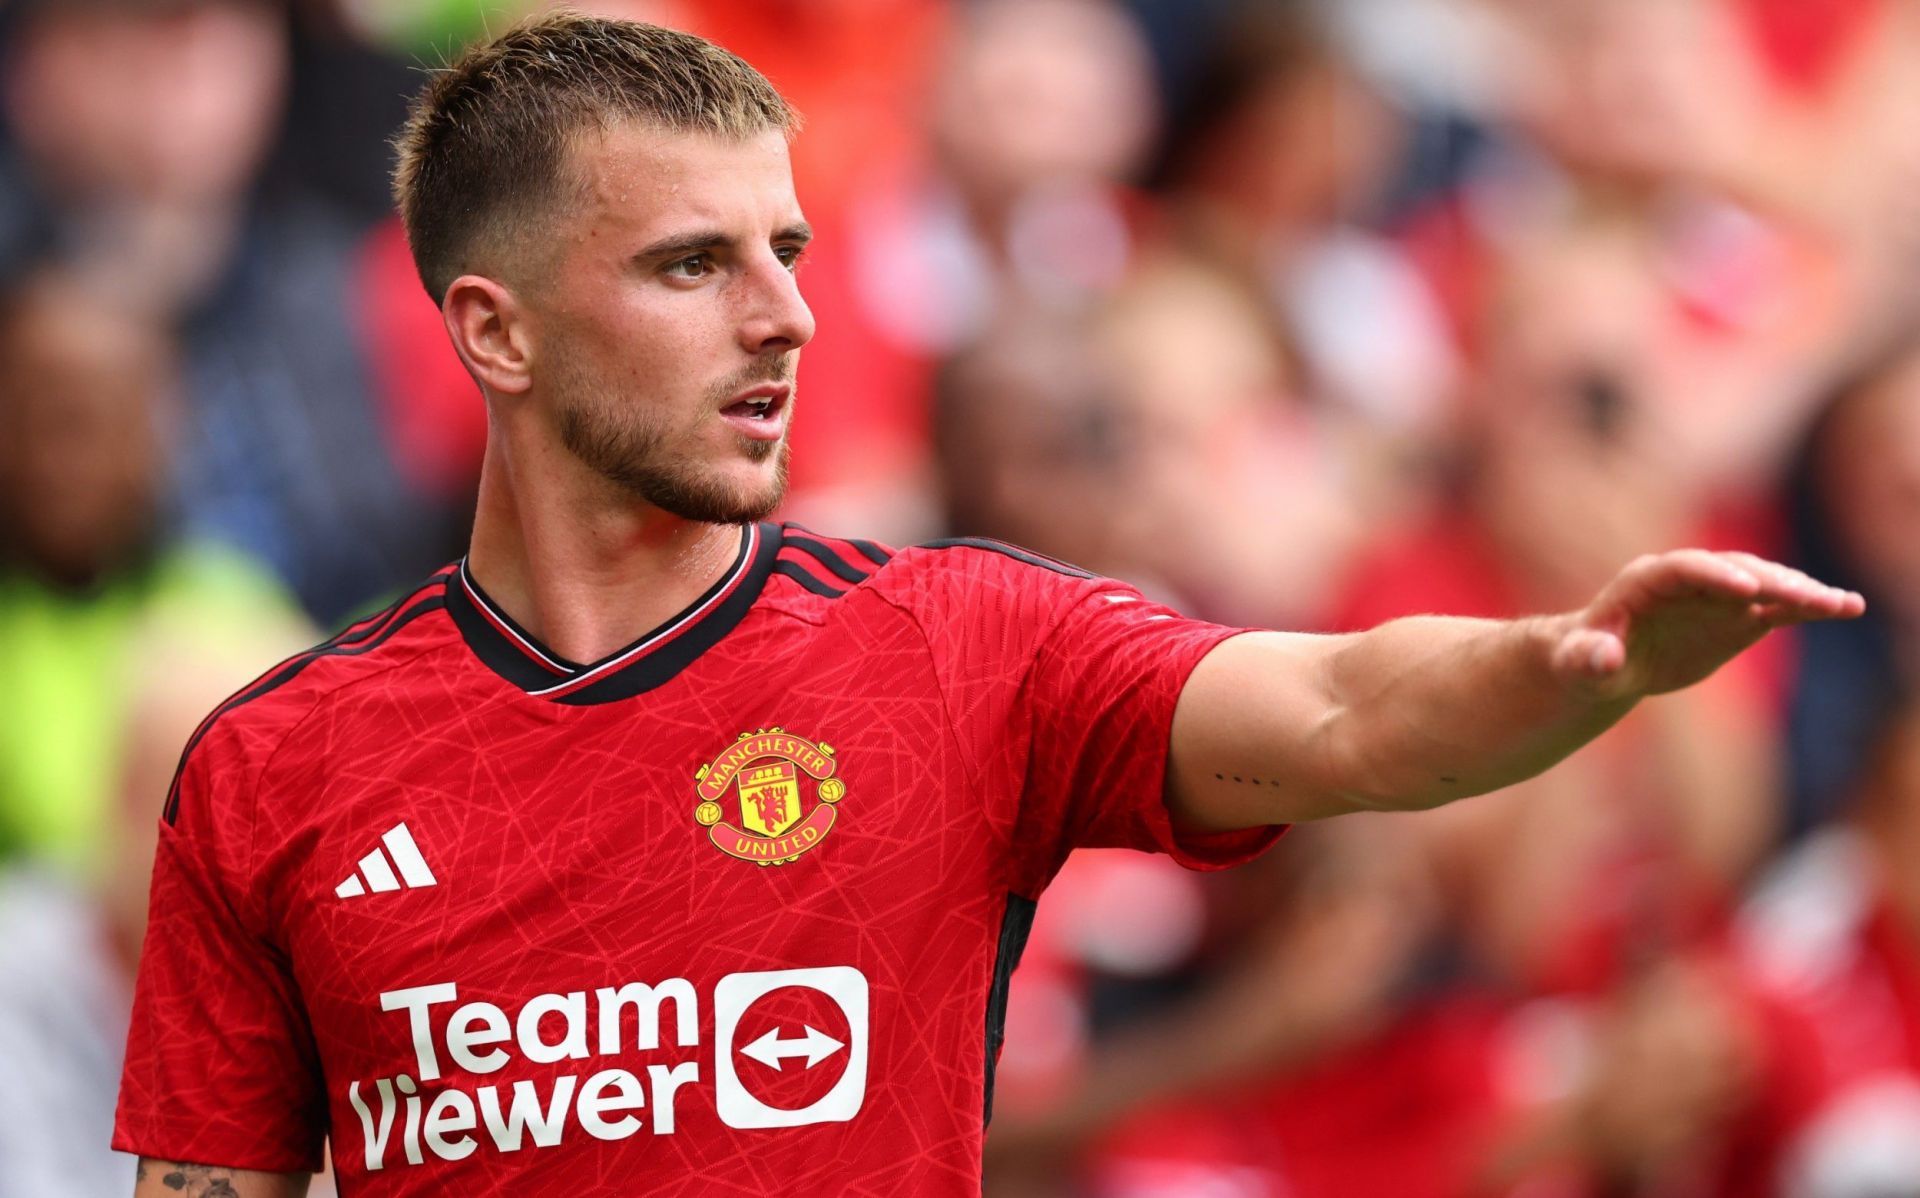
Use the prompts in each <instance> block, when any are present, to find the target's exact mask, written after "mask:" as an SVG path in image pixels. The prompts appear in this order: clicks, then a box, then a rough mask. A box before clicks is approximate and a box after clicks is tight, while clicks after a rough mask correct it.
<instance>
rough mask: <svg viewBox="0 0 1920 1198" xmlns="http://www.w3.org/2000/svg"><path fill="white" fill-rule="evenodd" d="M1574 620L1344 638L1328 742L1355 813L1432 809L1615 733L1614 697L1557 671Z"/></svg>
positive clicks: (1395, 629)
mask: <svg viewBox="0 0 1920 1198" xmlns="http://www.w3.org/2000/svg"><path fill="white" fill-rule="evenodd" d="M1566 622H1567V617H1564V616H1530V617H1527V618H1525V619H1521V620H1471V619H1463V618H1458V617H1448V616H1412V617H1408V618H1406V619H1402V620H1395V621H1393V622H1391V623H1388V624H1383V625H1381V626H1380V627H1378V628H1374V629H1371V630H1370V631H1367V632H1363V633H1357V634H1354V635H1352V636H1347V637H1341V638H1338V639H1337V641H1336V642H1335V643H1334V645H1333V646H1332V647H1331V651H1330V652H1329V654H1328V656H1327V661H1326V685H1327V688H1328V693H1329V695H1330V697H1331V700H1332V708H1331V711H1330V714H1329V717H1328V720H1327V726H1326V729H1325V734H1326V736H1327V737H1328V738H1329V746H1328V753H1329V759H1330V760H1331V761H1333V762H1335V763H1337V766H1336V768H1337V769H1338V777H1339V778H1340V779H1343V780H1345V781H1343V783H1342V789H1343V790H1344V792H1345V793H1344V796H1343V797H1344V798H1346V799H1347V800H1348V801H1349V802H1350V803H1352V804H1353V805H1354V806H1356V807H1362V808H1370V809H1376V810H1409V809H1418V808H1425V807H1435V806H1438V805H1440V804H1442V803H1448V802H1451V801H1453V800H1454V799H1459V798H1465V797H1466V796H1468V795H1476V794H1484V793H1486V792H1488V791H1492V790H1499V789H1500V788H1502V787H1505V786H1510V785H1512V784H1513V783H1515V782H1519V781H1521V780H1523V779H1526V778H1530V777H1532V776H1533V775H1535V774H1538V773H1540V772H1541V771H1542V770H1545V769H1547V768H1548V767H1549V766H1551V765H1553V764H1554V763H1556V762H1558V761H1560V760H1561V759H1563V758H1565V757H1566V756H1567V755H1568V754H1570V753H1572V752H1573V751H1574V750H1575V749H1577V748H1579V747H1580V746H1581V745H1584V744H1586V743H1587V742H1588V741H1590V740H1592V739H1593V738H1594V737H1596V736H1598V735H1599V734H1600V733H1602V732H1604V731H1606V730H1607V729H1608V728H1610V727H1612V726H1613V725H1614V724H1615V723H1616V722H1618V721H1619V720H1620V718H1621V717H1622V716H1624V715H1625V714H1626V713H1627V712H1628V711H1629V710H1631V709H1632V707H1633V705H1634V702H1635V699H1634V698H1632V697H1628V698H1606V697H1603V696H1602V695H1601V693H1600V692H1599V691H1598V689H1597V688H1591V687H1584V686H1580V685H1577V684H1574V683H1571V682H1569V681H1568V679H1567V678H1566V677H1565V676H1564V675H1563V674H1560V673H1558V672H1556V671H1555V670H1554V669H1553V668H1552V665H1551V661H1552V654H1553V649H1554V646H1555V645H1556V644H1557V643H1558V642H1559V640H1560V638H1561V637H1562V636H1563V635H1564V634H1565V630H1566Z"/></svg>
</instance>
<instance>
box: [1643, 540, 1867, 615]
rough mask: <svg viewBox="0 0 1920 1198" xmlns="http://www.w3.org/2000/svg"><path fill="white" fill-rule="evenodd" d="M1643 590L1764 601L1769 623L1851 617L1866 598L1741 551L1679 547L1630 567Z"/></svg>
mask: <svg viewBox="0 0 1920 1198" xmlns="http://www.w3.org/2000/svg"><path fill="white" fill-rule="evenodd" d="M1626 572H1627V574H1628V575H1630V576H1633V577H1634V578H1635V581H1636V582H1637V583H1639V585H1640V586H1641V587H1642V588H1643V593H1645V594H1649V595H1652V596H1656V597H1658V598H1662V599H1686V598H1704V599H1716V600H1722V601H1727V602H1733V603H1747V604H1759V605H1764V606H1765V607H1766V608H1767V610H1768V612H1769V615H1768V617H1767V619H1768V620H1769V622H1774V623H1778V622H1783V621H1785V622H1799V621H1805V620H1828V619H1836V618H1837V619H1849V618H1851V617H1854V616H1857V615H1859V614H1860V613H1861V612H1863V611H1865V610H1866V600H1865V599H1863V598H1861V597H1860V596H1859V595H1858V594H1855V593H1854V592H1852V591H1847V590H1842V589H1841V588H1839V587H1831V586H1828V585H1826V584H1825V583H1823V582H1821V581H1819V580H1818V579H1815V578H1812V577H1810V576H1808V575H1807V574H1804V573H1802V572H1801V571H1799V570H1796V569H1794V568H1793V567H1791V566H1785V565H1782V564H1780V563H1779V562H1770V561H1768V560H1767V559H1766V558H1763V557H1759V556H1756V555H1755V554H1751V553H1743V552H1739V551H1731V550H1730V551H1726V552H1719V553H1715V552H1709V551H1707V550H1704V549H1676V550H1673V551H1671V552H1668V553H1660V554H1647V555H1646V556H1644V557H1640V558H1636V559H1635V560H1634V561H1633V562H1632V563H1630V564H1629V565H1628V567H1627V571H1626Z"/></svg>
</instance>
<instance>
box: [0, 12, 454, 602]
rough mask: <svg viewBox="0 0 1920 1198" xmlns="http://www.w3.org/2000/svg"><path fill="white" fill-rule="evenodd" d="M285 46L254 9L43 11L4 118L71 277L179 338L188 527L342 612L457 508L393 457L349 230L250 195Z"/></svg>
mask: <svg viewBox="0 0 1920 1198" xmlns="http://www.w3.org/2000/svg"><path fill="white" fill-rule="evenodd" d="M285 38H286V31H285V28H284V25H283V16H282V14H281V13H280V12H278V11H277V10H276V9H275V8H274V7H272V6H270V5H268V4H266V3H263V2H258V0H169V2H167V3H158V4H151V5H142V4H126V3H120V2H116V0H74V2H71V3H67V2H63V3H52V2H50V0H36V2H35V3H33V4H31V5H29V6H28V7H27V8H26V10H25V11H23V12H21V13H20V14H18V15H17V17H16V18H15V22H14V29H13V31H12V39H11V44H10V45H9V46H8V47H7V51H8V54H7V76H6V78H7V83H6V88H5V100H6V113H7V119H8V122H9V125H10V127H11V128H12V130H13V132H14V135H15V136H16V138H17V139H18V141H19V143H20V146H21V148H22V151H23V153H24V156H25V161H26V165H27V168H28V170H29V171H30V173H31V177H32V179H33V181H34V185H35V187H36V190H37V194H38V198H39V200H40V203H41V205H42V207H43V210H44V211H45V212H46V214H47V215H48V216H49V217H50V219H51V223H52V227H53V230H54V237H53V245H52V247H51V253H52V254H53V256H54V257H55V258H56V259H57V260H58V261H59V262H60V263H62V264H63V269H64V270H66V271H67V272H69V273H70V274H72V275H74V276H76V277H78V278H79V279H81V280H82V281H83V282H84V283H85V284H87V285H89V286H93V287H96V288H98V289H99V290H101V291H102V292H103V293H105V294H110V295H112V296H114V297H115V301H116V302H117V303H124V304H128V305H134V306H137V307H139V308H141V309H142V310H144V311H145V312H146V313H147V314H148V315H149V316H150V317H152V318H154V319H157V320H162V321H167V322H171V323H174V324H176V325H177V326H178V327H180V328H181V329H182V330H183V331H184V333H183V335H184V338H185V341H184V354H183V357H184V362H185V366H184V372H185V386H184V395H185V400H186V403H185V406H184V410H185V420H184V421H183V425H182V428H183V436H182V438H181V458H180V462H179V466H178V469H177V471H176V472H175V479H176V488H177V490H176V495H177V497H178V502H179V504H180V506H181V509H182V511H183V514H184V516H185V518H186V519H187V521H188V522H189V523H190V525H191V526H192V527H193V528H195V529H196V530H197V531H198V532H200V533H202V534H205V535H208V536H211V537H216V538H218V539H221V540H224V541H226V542H228V543H230V544H233V545H235V546H237V547H239V548H241V549H242V550H244V551H247V552H249V553H251V554H253V555H254V556H256V557H258V558H259V559H260V560H262V561H265V562H267V563H269V564H270V565H271V566H272V567H273V568H274V569H275V570H276V572H278V573H279V574H280V575H281V577H283V578H284V579H286V580H287V581H288V583H289V584H290V585H291V586H292V587H293V588H294V590H295V591H296V593H297V594H298V595H299V596H300V598H301V600H302V602H303V603H304V604H305V605H306V606H307V607H308V609H309V610H310V611H312V612H313V613H315V614H316V615H317V616H318V617H319V618H321V619H323V620H329V621H330V620H333V619H336V618H339V617H340V616H342V615H343V614H345V613H347V612H349V611H351V610H353V609H355V608H357V607H360V606H362V605H364V604H366V603H368V602H369V601H370V600H372V599H373V598H375V597H377V596H379V595H380V594H382V593H383V592H385V591H386V590H388V589H390V588H392V587H394V586H396V585H399V584H400V583H401V582H403V581H405V580H409V579H411V578H413V577H416V576H418V575H419V574H422V573H424V572H425V571H426V570H428V569H430V568H431V567H432V566H433V565H434V564H436V563H437V561H438V560H440V559H442V558H444V557H445V556H448V555H449V554H450V552H451V547H452V542H453V540H454V537H453V533H454V532H455V531H456V530H457V528H458V524H457V522H456V517H455V516H454V514H453V513H454V512H455V511H456V510H458V509H456V508H455V507H453V506H452V505H451V504H450V503H449V502H448V499H447V497H445V496H434V495H431V494H428V493H426V492H424V491H423V490H421V489H418V488H416V487H414V486H412V485H410V484H409V482H408V480H407V479H406V478H404V477H403V476H402V475H401V473H400V470H399V468H398V467H397V466H396V465H395V453H394V450H393V448H392V446H391V445H390V443H389V437H388V434H387V433H386V432H385V430H384V429H383V427H382V424H383V420H384V419H385V413H384V412H383V411H382V409H381V408H379V407H377V406H376V404H375V402H374V399H373V396H374V395H375V387H376V384H375V380H374V379H373V378H372V377H371V376H370V365H369V360H368V353H367V350H366V348H365V347H366V344H367V341H366V339H365V338H364V337H363V335H362V330H361V329H359V328H358V327H356V325H355V323H354V319H355V316H356V315H357V314H358V313H359V311H360V310H361V308H362V306H363V303H364V302H365V301H366V299H367V298H368V297H367V296H365V295H364V294H363V288H364V287H366V286H368V285H369V279H370V278H371V279H373V280H377V279H378V278H379V276H378V275H377V274H375V275H372V276H367V275H365V274H363V272H362V269H361V267H360V254H359V248H358V242H359V235H358V234H357V233H356V231H355V230H354V229H353V228H352V227H351V226H350V225H347V224H345V223H343V222H341V221H339V220H337V219H336V218H335V217H334V216H333V215H332V214H330V213H329V212H327V211H326V210H325V209H322V208H318V207H315V206H313V205H311V204H307V203H304V202H302V201H300V200H299V199H297V198H292V197H277V198H275V199H273V200H272V201H270V202H264V201H262V200H261V198H260V197H258V196H257V195H256V193H255V191H254V187H253V183H254V179H255V175H256V173H257V172H258V170H259V168H260V165H261V162H262V160H263V158H264V156H265V154H266V152H267V149H268V146H269V144H270V141H271V138H272V136H273V134H274V131H275V129H276V128H277V123H278V118H279V111H280V104H281V98H282V96H283V94H284V90H285V86H286V64H287V55H286V47H285ZM422 302H424V301H422ZM435 352H437V353H439V354H441V355H443V356H450V355H449V354H448V351H447V350H446V348H445V346H444V345H439V346H438V347H437V350H436V351H435ZM391 362H392V359H391V356H390V357H389V358H388V359H387V360H385V361H383V362H382V363H380V364H381V365H384V366H387V367H388V369H389V370H391V369H392V365H391ZM473 406H474V407H475V408H477V407H478V403H477V400H476V401H475V404H474V405H473ZM461 506H462V507H463V506H464V504H462V505H461Z"/></svg>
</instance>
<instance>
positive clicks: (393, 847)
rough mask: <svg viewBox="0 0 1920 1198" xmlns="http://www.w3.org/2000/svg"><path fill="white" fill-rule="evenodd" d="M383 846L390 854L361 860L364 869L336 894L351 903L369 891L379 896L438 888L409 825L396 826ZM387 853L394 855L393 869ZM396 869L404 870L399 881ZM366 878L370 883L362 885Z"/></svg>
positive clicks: (374, 854)
mask: <svg viewBox="0 0 1920 1198" xmlns="http://www.w3.org/2000/svg"><path fill="white" fill-rule="evenodd" d="M380 843H381V844H384V845H386V846H387V852H386V853H383V852H381V851H380V850H379V849H377V848H376V849H374V850H373V851H372V852H371V853H368V854H367V855H366V856H364V857H362V858H360V862H359V866H360V868H359V869H358V870H357V871H356V872H354V873H352V874H350V875H348V877H347V880H346V881H344V882H342V883H340V884H339V885H338V886H335V887H334V888H333V892H334V893H335V894H337V895H339V896H340V897H341V898H343V899H347V898H358V897H359V896H361V895H363V894H365V893H367V892H368V891H369V890H371V891H372V892H374V893H375V894H379V893H381V892H382V891H387V890H400V889H403V888H404V889H407V890H415V889H418V888H420V887H423V886H433V885H436V880H435V878H434V876H433V871H432V870H430V869H428V868H427V859H426V858H425V857H422V856H421V855H420V846H419V845H417V844H415V843H413V833H411V832H409V831H407V826H406V825H405V824H395V825H394V826H393V827H392V828H391V829H390V830H389V831H388V832H387V834H386V835H385V836H382V837H381V838H380ZM387 853H391V854H393V864H392V865H389V864H387ZM395 865H397V866H399V867H400V876H399V877H395V876H394V874H393V869H394V866H395ZM362 878H365V879H366V880H365V881H364V882H362V881H361V879H362Z"/></svg>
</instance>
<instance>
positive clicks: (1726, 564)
mask: <svg viewBox="0 0 1920 1198" xmlns="http://www.w3.org/2000/svg"><path fill="white" fill-rule="evenodd" d="M1627 570H1628V572H1630V573H1636V574H1638V575H1639V576H1640V582H1641V584H1642V585H1643V586H1644V587H1645V588H1646V590H1647V592H1648V593H1650V594H1653V595H1656V596H1659V597H1660V598H1663V599H1684V598H1694V597H1704V598H1713V599H1730V600H1745V599H1752V598H1755V597H1756V596H1758V595H1760V594H1761V592H1762V591H1763V589H1764V586H1765V584H1764V582H1763V580H1761V579H1760V578H1759V577H1757V576H1756V575H1755V574H1754V572H1753V571H1751V570H1748V569H1746V568H1745V567H1744V566H1742V565H1741V564H1739V563H1737V562H1733V561H1729V560H1727V559H1726V558H1725V557H1724V556H1723V555H1721V554H1718V553H1709V552H1708V551H1706V550H1704V549H1675V550H1673V551H1671V552H1669V553H1657V554H1656V553H1650V554H1647V555H1646V556H1644V557H1640V558H1636V559H1634V561H1633V562H1632V563H1630V564H1629V565H1628V567H1627Z"/></svg>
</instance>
